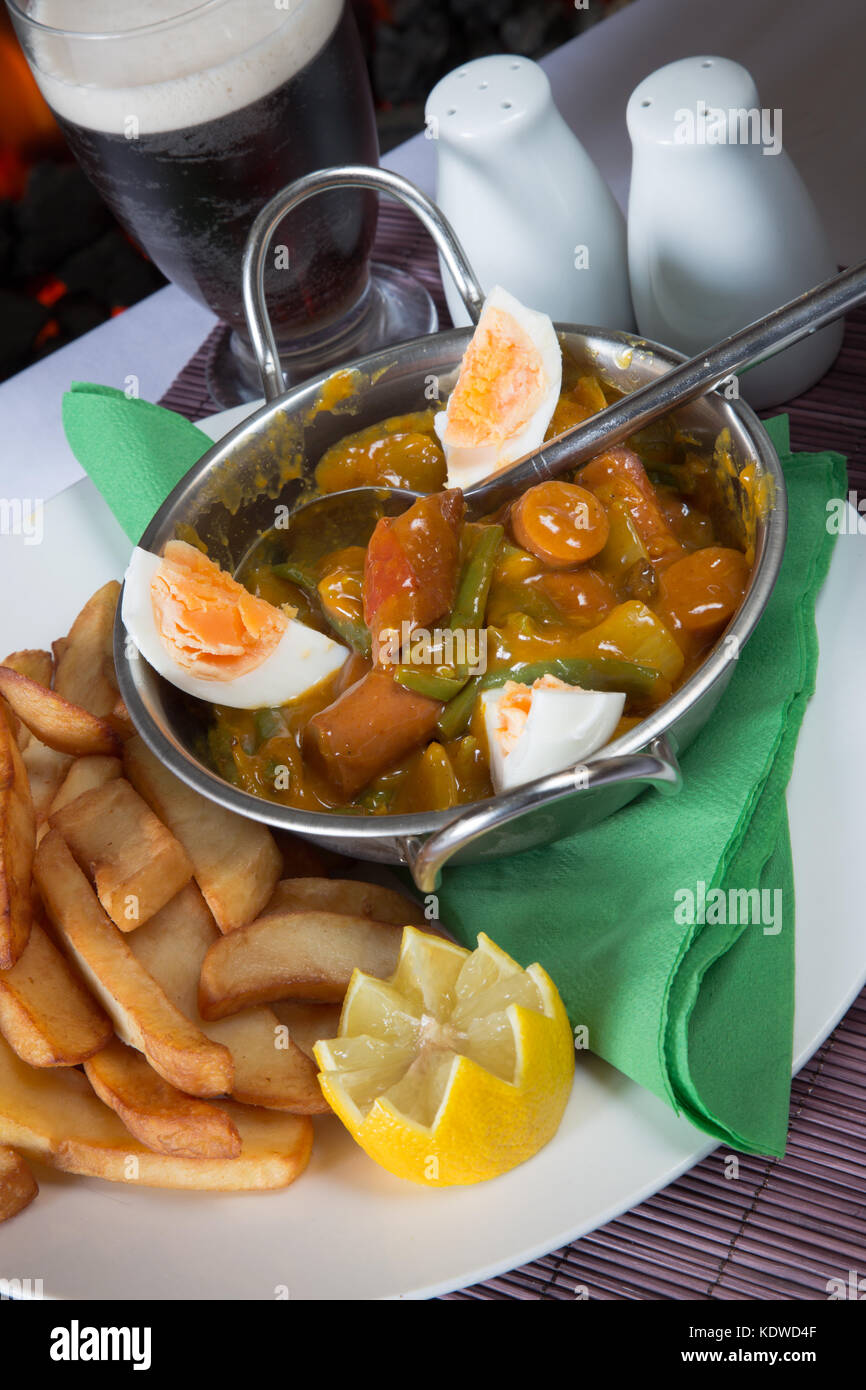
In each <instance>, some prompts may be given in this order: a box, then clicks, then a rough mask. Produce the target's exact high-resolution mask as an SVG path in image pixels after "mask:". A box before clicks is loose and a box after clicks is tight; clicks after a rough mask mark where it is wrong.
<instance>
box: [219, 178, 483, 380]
mask: <svg viewBox="0 0 866 1390" xmlns="http://www.w3.org/2000/svg"><path fill="white" fill-rule="evenodd" d="M335 188H370V189H372V190H373V191H374V192H377V193H387V194H389V195H390V197H392V198H396V199H398V201H399V202H401V203H405V204H406V206H407V207H409V208H411V209H412V211H413V212H414V213H415V215H416V216H417V217H418V218H419V219H420V221H421V222H423V224H424V226H425V227H426V228H427V230H428V232H429V233H430V235H431V236H432V238H433V240H434V241H435V242H436V246H437V249H438V251H439V254H440V256H441V257H442V260H443V261H444V262H445V264H446V266H447V267H448V270H449V271H450V273H451V276H452V278H453V280H454V284H455V285H456V286H457V290H458V292H459V294H460V297H461V299H462V300H463V303H464V304H465V305H466V310H467V313H468V314H469V317H470V318H471V319H472V322H473V323H477V322H478V316H479V314H480V313H481V307H482V305H483V303H484V291H483V290H482V288H481V286H480V284H479V283H478V280H477V279H476V276H475V272H474V271H473V269H472V267H471V265H470V264H469V261H468V260H467V258H466V252H465V251H464V250H463V247H462V246H461V245H460V242H459V241H458V240H457V237H456V235H455V233H454V229H453V227H452V226H451V224H450V222H449V221H448V220H447V218H446V217H443V215H442V213H441V212H440V211H439V209H438V208H437V206H436V204H435V203H434V202H432V200H431V199H430V198H428V197H427V195H426V193H422V192H421V189H420V188H416V186H415V184H414V183H410V181H409V180H408V179H404V178H402V176H401V175H400V174H392V173H390V172H389V171H388V170H387V169H373V168H371V167H369V166H368V165H366V164H345V165H338V166H337V167H335V168H333V169H317V170H315V171H314V172H313V173H312V174H306V175H305V176H304V177H303V178H301V179H298V180H297V181H296V182H295V183H292V184H290V185H289V187H288V188H284V189H283V190H282V191H281V192H280V193H275V194H274V196H273V198H271V200H270V202H269V203H266V204H265V206H264V207H263V208H262V210H261V212H260V213H259V215H258V217H257V218H256V220H255V222H254V223H253V225H252V227H251V229H250V234H249V236H248V237H247V244H246V246H245V248H244V260H243V297H244V313H245V315H246V320H247V327H248V328H249V331H250V339H251V341H252V346H253V351H254V353H255V355H256V361H257V362H258V366H259V371H260V372H261V376H262V386H263V388H264V392H265V399H266V400H268V401H273V400H276V399H277V397H278V396H282V395H283V393H284V392H285V390H286V383H285V379H284V377H283V369H282V367H281V366H280V357H279V353H278V352H277V344H276V340H275V339H274V330H273V328H272V326H271V320H270V317H269V315H268V308H267V304H266V302H265V258H266V256H267V254H268V248H269V246H270V243H271V237H272V236H273V234H274V232H275V231H276V229H277V227H278V226H279V224H280V222H281V221H282V219H283V218H284V217H285V216H286V214H287V213H289V212H292V211H293V209H294V208H296V207H300V205H301V203H304V202H306V200H307V199H308V198H312V197H314V196H315V195H316V194H317V193H325V192H328V191H330V190H331V189H335Z"/></svg>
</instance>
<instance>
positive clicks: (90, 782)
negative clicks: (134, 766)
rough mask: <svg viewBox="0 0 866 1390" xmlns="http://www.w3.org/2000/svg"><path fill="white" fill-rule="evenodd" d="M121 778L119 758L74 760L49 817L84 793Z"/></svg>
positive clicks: (97, 755)
mask: <svg viewBox="0 0 866 1390" xmlns="http://www.w3.org/2000/svg"><path fill="white" fill-rule="evenodd" d="M122 776H123V764H122V763H121V761H120V759H119V758H110V757H105V756H103V755H101V754H96V755H94V756H93V757H91V758H76V759H75V762H74V763H73V764H72V766H71V767H70V769H69V771H68V772H67V774H66V776H65V777H64V779H63V781H62V783H61V784H60V787H59V788H58V791H57V795H56V796H55V798H54V800H53V801H52V803H51V815H53V814H54V812H55V811H59V810H61V809H62V807H64V806H68V805H69V803H70V801H75V800H76V798H77V797H79V796H83V795H84V793H85V792H92V791H95V790H96V788H97V787H104V786H105V784H106V782H113V781H114V779H115V778H116V777H122Z"/></svg>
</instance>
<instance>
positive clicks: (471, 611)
mask: <svg viewBox="0 0 866 1390" xmlns="http://www.w3.org/2000/svg"><path fill="white" fill-rule="evenodd" d="M503 535H504V531H503V528H502V527H501V526H485V527H484V528H483V530H482V531H481V534H480V535H479V537H478V539H477V540H476V542H475V545H474V546H473V548H472V552H471V554H470V556H469V559H468V560H467V562H466V564H465V566H464V568H463V574H462V575H461V577H460V584H459V585H458V588H457V597H456V598H455V600H454V609H453V612H452V614H451V620H450V622H449V627H450V628H451V630H452V632H456V631H457V630H458V629H460V628H463V629H465V628H475V627H481V626H482V624H483V622H484V611H485V609H486V607H487V595H488V594H489V593H490V583H491V580H492V579H493V571H494V569H495V568H496V557H497V553H498V551H499V546H500V542H501V541H502V537H503Z"/></svg>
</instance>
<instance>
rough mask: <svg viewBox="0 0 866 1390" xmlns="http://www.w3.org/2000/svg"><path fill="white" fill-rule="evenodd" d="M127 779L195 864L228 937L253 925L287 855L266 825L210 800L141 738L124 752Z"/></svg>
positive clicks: (201, 883) (196, 875) (211, 904)
mask: <svg viewBox="0 0 866 1390" xmlns="http://www.w3.org/2000/svg"><path fill="white" fill-rule="evenodd" d="M123 760H124V767H125V770H126V775H127V777H128V778H129V780H130V782H131V783H132V785H133V786H134V787H135V788H136V790H137V791H139V792H140V793H141V795H142V796H143V797H144V799H145V801H146V802H147V803H148V805H150V806H152V807H153V809H154V811H155V812H156V814H157V815H158V816H159V818H160V820H161V821H163V822H164V824H165V825H167V826H168V828H169V830H170V831H171V832H172V834H173V835H176V836H177V838H178V840H180V843H181V844H182V845H183V847H184V849H185V850H186V852H187V854H188V855H189V857H190V859H191V860H192V865H193V872H194V874H195V880H196V883H197V884H198V886H199V888H200V889H201V891H202V893H203V894H204V897H205V901H206V902H207V905H208V907H209V908H210V910H211V912H212V913H213V915H214V918H215V920H216V924H217V926H218V927H219V929H220V931H222V932H230V931H234V930H235V928H236V927H242V926H245V925H246V923H247V922H252V921H253V919H254V918H255V917H257V916H258V914H259V913H260V912H261V910H262V908H263V907H264V906H265V903H266V902H267V901H268V899H269V898H270V896H271V894H272V893H273V891H274V889H275V887H276V885H277V881H278V879H279V877H280V874H281V872H282V867H283V864H282V856H281V855H280V852H279V850H278V849H277V847H276V845H275V844H274V840H273V836H272V835H271V834H270V833H269V831H268V830H267V828H266V827H265V826H264V825H259V824H257V823H256V822H255V821H251V820H247V819H246V818H245V817H244V816H237V815H235V813H234V812H233V811H227V810H226V809H225V808H224V807H223V806H217V805H216V803H215V802H213V801H208V800H206V798H205V797H203V796H200V795H199V793H198V792H196V791H193V789H192V788H191V787H188V786H186V784H185V783H184V782H181V781H180V780H179V779H178V778H177V777H175V775H174V773H172V772H169V770H168V768H167V767H164V766H163V764H162V763H161V762H160V761H159V759H158V758H156V757H155V756H154V755H153V753H151V751H150V749H149V748H148V747H147V746H146V744H145V743H143V742H142V740H141V739H140V738H138V737H135V738H131V739H129V741H128V742H127V743H126V744H125V746H124V750H123Z"/></svg>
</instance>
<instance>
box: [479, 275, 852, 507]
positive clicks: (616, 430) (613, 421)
mask: <svg viewBox="0 0 866 1390" xmlns="http://www.w3.org/2000/svg"><path fill="white" fill-rule="evenodd" d="M863 300H866V261H863V262H861V263H860V264H859V265H856V266H852V267H851V268H850V269H849V270H843V271H842V272H841V274H839V275H834V276H832V277H831V279H829V280H825V281H824V282H823V284H821V285H816V286H815V288H814V289H811V290H807V291H806V293H805V294H801V295H800V296H799V297H798V298H797V299H792V300H791V301H790V303H789V304H783V305H782V307H781V308H780V309H774V310H773V312H772V313H770V314H767V315H766V316H765V317H764V318H761V319H756V321H755V322H754V323H751V324H749V326H748V327H747V328H743V329H741V330H740V332H739V333H734V334H732V335H731V337H729V338H724V339H723V340H722V342H720V343H717V344H716V345H715V347H711V348H708V349H707V351H706V352H702V353H700V354H699V355H698V356H697V357H692V358H690V359H689V361H687V362H682V363H681V364H680V365H679V366H678V367H674V368H673V369H672V370H671V371H668V372H664V373H663V374H662V375H661V376H659V377H658V378H657V379H656V380H655V381H652V382H650V383H649V384H648V385H647V386H642V387H640V388H639V389H638V390H637V391H632V392H631V393H630V394H629V395H627V396H623V398H622V399H621V400H619V401H616V402H615V403H614V404H613V405H609V406H608V407H607V409H606V410H601V411H599V413H598V414H597V415H593V416H591V417H590V419H589V420H586V421H584V423H583V424H580V425H575V426H574V428H573V429H570V430H566V431H565V433H564V434H561V435H558V436H557V438H556V439H552V440H551V441H550V442H549V443H547V444H545V445H544V446H543V447H542V448H541V449H537V450H536V451H535V452H534V453H532V454H528V455H527V456H526V457H525V458H523V459H521V460H519V461H518V462H517V463H515V464H513V465H512V467H511V468H509V469H507V470H506V471H504V472H502V473H499V474H497V475H496V476H495V477H494V478H491V479H489V480H488V481H487V482H485V483H483V484H481V485H479V486H478V487H474V488H469V489H468V490H467V492H466V500H467V502H469V501H470V500H471V502H472V506H473V510H474V511H475V512H476V513H477V512H478V511H479V510H481V511H483V510H484V509H485V504H486V503H487V501H488V500H489V501H490V503H491V505H496V504H498V502H499V501H500V500H501V498H500V494H501V490H502V489H503V487H505V488H507V489H508V490H511V489H512V488H513V489H517V488H525V487H527V486H531V485H532V484H533V483H540V482H544V481H545V480H546V479H548V478H555V477H557V476H558V475H559V474H560V473H564V472H565V471H566V470H567V469H572V468H576V467H578V466H579V465H580V464H582V463H586V462H587V461H588V460H589V459H591V458H593V457H594V456H595V455H596V454H599V453H602V452H603V450H604V449H608V448H612V447H613V446H614V445H615V444H621V443H622V441H623V440H624V439H627V438H628V437H629V435H632V434H634V433H635V432H636V431H637V430H640V429H642V428H643V427H644V425H648V424H649V423H650V422H651V421H652V420H657V419H658V418H659V416H660V415H665V414H666V413H667V412H668V411H669V410H673V409H674V408H675V407H676V406H681V405H686V404H687V403H688V402H689V401H693V400H695V399H696V398H697V397H698V396H703V395H706V393H707V392H708V391H712V390H714V389H715V388H716V387H717V386H719V385H721V383H722V382H723V381H725V380H726V379H727V378H728V377H730V376H731V375H732V374H733V373H734V372H741V371H745V370H746V369H747V368H748V367H754V366H757V364H758V363H759V362H763V361H765V360H766V359H767V358H768V357H773V356H774V355H775V353H777V352H781V351H782V349H783V348H786V347H789V346H790V345H791V344H792V343H796V342H798V341H799V340H800V339H801V338H805V337H807V336H808V335H809V334H810V333H815V332H817V330H818V329H819V328H823V327H824V326H825V324H828V323H831V322H832V321H833V320H834V319H837V318H841V316H842V315H843V314H845V313H847V312H848V310H849V309H853V308H854V307H855V306H856V305H857V304H860V303H861V302H862V301H863Z"/></svg>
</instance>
